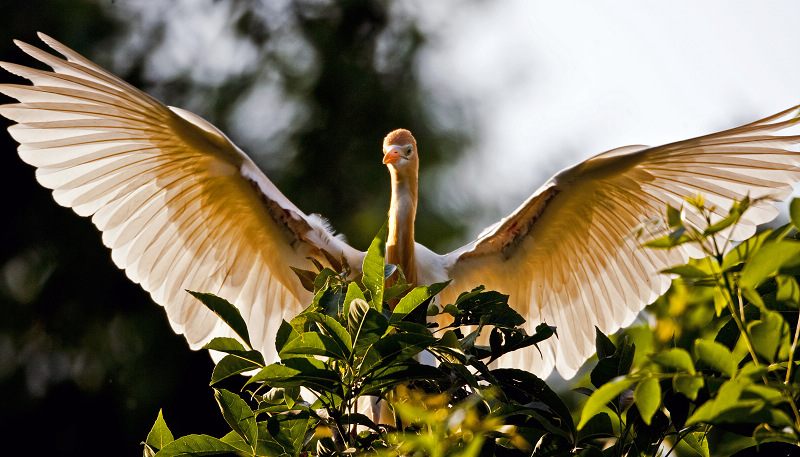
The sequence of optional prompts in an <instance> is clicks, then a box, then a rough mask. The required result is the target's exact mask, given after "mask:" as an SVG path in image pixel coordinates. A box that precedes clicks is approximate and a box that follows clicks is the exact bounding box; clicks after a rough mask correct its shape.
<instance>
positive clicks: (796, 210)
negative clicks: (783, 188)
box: [789, 198, 800, 228]
mask: <svg viewBox="0 0 800 457" xmlns="http://www.w3.org/2000/svg"><path fill="white" fill-rule="evenodd" d="M789 216H790V217H791V218H792V225H794V226H795V228H800V198H793V199H792V201H791V202H790V203H789Z"/></svg>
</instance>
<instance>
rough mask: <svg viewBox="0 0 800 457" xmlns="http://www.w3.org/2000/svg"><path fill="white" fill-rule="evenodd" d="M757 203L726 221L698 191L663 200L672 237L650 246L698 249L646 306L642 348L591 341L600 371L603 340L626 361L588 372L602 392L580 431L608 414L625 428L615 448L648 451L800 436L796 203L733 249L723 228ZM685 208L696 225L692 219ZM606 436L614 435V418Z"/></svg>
mask: <svg viewBox="0 0 800 457" xmlns="http://www.w3.org/2000/svg"><path fill="white" fill-rule="evenodd" d="M753 203H754V202H752V201H750V199H748V198H745V199H744V200H743V201H741V202H737V203H736V204H734V205H733V207H732V208H731V209H730V211H729V212H728V215H727V216H725V217H721V216H718V215H717V213H718V211H717V208H714V207H713V206H711V207H707V206H706V205H705V202H704V201H703V199H702V197H698V198H695V199H693V200H689V201H688V205H687V207H686V208H683V209H676V208H669V214H668V216H669V217H668V225H669V230H670V233H669V234H667V235H666V236H664V237H662V238H659V239H656V240H654V241H651V242H650V243H648V246H650V247H654V248H659V249H671V248H674V247H675V246H678V245H682V244H686V243H691V244H692V245H693V246H694V247H696V248H698V249H699V250H700V252H702V254H704V257H703V258H701V259H691V260H690V261H689V262H688V263H687V264H685V265H680V266H676V267H673V268H670V269H668V270H666V271H665V272H666V273H671V274H674V275H678V276H679V278H678V279H677V280H676V281H675V282H674V284H673V288H672V289H671V290H670V291H669V292H668V293H667V294H666V295H665V296H664V297H662V298H661V299H659V300H658V301H657V302H656V304H655V305H654V306H652V307H651V308H650V311H651V312H652V313H653V314H654V315H655V317H656V322H657V325H656V327H655V329H654V331H653V332H641V331H637V330H634V331H632V332H629V337H630V339H631V340H636V341H638V342H640V343H642V345H643V346H647V347H648V348H649V350H648V351H647V353H646V354H645V355H644V356H640V357H638V358H637V359H636V361H634V357H633V354H630V355H626V354H627V352H626V351H627V348H630V351H631V352H633V348H634V344H632V343H629V342H628V340H627V339H625V340H623V341H622V342H621V343H620V346H619V347H616V348H614V347H613V345H611V343H610V342H608V341H604V342H603V343H602V344H600V343H598V351H599V353H600V355H599V358H600V363H599V364H598V368H599V367H600V366H601V364H603V362H604V361H605V360H607V357H603V355H602V352H603V350H601V348H602V347H606V346H608V347H609V348H613V349H614V351H615V353H614V355H615V356H616V355H617V354H620V356H621V357H620V359H621V360H624V363H623V362H620V364H621V365H624V369H623V370H621V372H619V373H617V374H618V375H620V376H617V377H612V376H610V375H609V376H606V377H605V378H603V379H599V380H597V381H599V382H595V381H596V379H595V377H594V373H593V377H592V382H593V383H594V384H595V386H596V387H597V389H596V390H595V391H593V392H592V393H591V396H590V397H589V400H588V401H587V403H586V405H585V406H584V408H583V410H582V412H581V419H580V421H579V424H578V427H579V428H581V427H584V428H585V427H586V426H587V425H588V424H591V423H592V422H596V421H597V417H598V416H597V415H598V414H602V413H603V411H608V410H611V411H612V414H613V416H615V418H616V421H617V424H618V428H619V429H620V430H621V431H620V433H619V435H618V440H617V441H616V442H615V444H614V447H615V448H617V450H615V452H614V453H615V455H623V454H627V453H634V454H635V453H643V454H646V455H653V454H655V453H656V452H658V449H659V448H662V449H663V448H666V449H669V450H673V449H678V450H679V451H681V453H682V454H685V455H703V456H707V455H709V452H710V451H709V449H711V450H712V451H713V452H714V453H718V454H723V455H727V454H731V453H733V452H736V451H740V452H755V451H757V450H758V449H760V448H761V447H763V445H764V444H765V443H772V444H769V445H768V447H767V448H769V446H776V445H779V444H775V443H789V444H792V445H797V444H798V442H799V441H800V412H798V408H797V401H798V394H800V385H799V384H798V376H797V342H798V330H799V328H798V311H797V310H798V303H800V300H799V299H798V298H800V288H798V283H797V279H796V278H795V274H796V273H797V271H798V270H797V268H798V265H800V256H798V254H799V253H800V242H798V241H797V240H795V239H793V237H791V236H788V235H789V234H792V233H796V230H797V228H798V227H800V200H795V201H794V202H792V204H791V219H792V222H791V224H788V225H786V226H783V227H780V228H778V229H775V230H771V229H768V230H765V231H763V232H761V233H759V234H757V235H755V236H753V237H752V238H750V239H748V240H746V241H744V242H742V243H740V244H738V245H736V246H734V247H732V248H731V246H732V243H731V241H730V233H732V232H733V231H735V230H736V228H737V225H738V224H739V223H740V222H741V217H742V214H743V213H744V212H745V211H746V210H747V209H748V208H749V207H750V206H752V204H753ZM687 213H692V214H693V215H696V216H700V218H699V220H700V221H702V224H699V226H698V225H694V224H690V223H688V222H687V219H689V217H687V216H686V214H687ZM693 219H694V220H697V219H695V218H693ZM600 338H601V336H600V335H598V340H599V339H600ZM604 351H605V353H609V352H610V350H609V349H605V350H604ZM596 371H597V369H595V372H596ZM626 408H627V409H626ZM605 432H606V433H607V434H608V435H611V434H612V428H611V424H610V423H606V424H605ZM743 448H746V449H743ZM765 449H766V448H765ZM765 449H761V450H762V451H765V452H766V450H765Z"/></svg>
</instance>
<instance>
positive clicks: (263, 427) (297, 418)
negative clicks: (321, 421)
mask: <svg viewBox="0 0 800 457" xmlns="http://www.w3.org/2000/svg"><path fill="white" fill-rule="evenodd" d="M314 424H316V420H314V419H312V418H311V416H310V415H309V413H308V412H300V413H297V414H292V415H286V414H276V415H273V416H272V417H270V418H269V419H267V420H265V421H262V422H259V424H258V435H259V441H260V442H259V451H260V452H261V453H260V455H264V456H270V457H271V456H287V457H290V456H296V455H300V450H301V449H302V446H303V440H304V438H305V436H306V434H307V432H308V430H309V429H310V428H312V427H313V426H314ZM261 438H263V441H261ZM262 446H263V447H262Z"/></svg>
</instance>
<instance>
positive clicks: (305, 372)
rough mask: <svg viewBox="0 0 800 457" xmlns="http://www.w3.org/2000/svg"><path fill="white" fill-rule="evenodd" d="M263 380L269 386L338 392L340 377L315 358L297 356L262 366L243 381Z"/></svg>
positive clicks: (249, 382)
mask: <svg viewBox="0 0 800 457" xmlns="http://www.w3.org/2000/svg"><path fill="white" fill-rule="evenodd" d="M256 382H263V383H265V384H266V385H268V386H270V387H307V388H309V389H314V390H317V391H324V392H332V393H338V392H339V391H340V390H341V386H340V384H341V379H340V378H339V376H337V374H336V373H334V372H333V371H331V370H329V369H328V368H327V367H326V366H325V364H324V363H323V362H322V361H320V360H316V359H312V358H305V357H297V358H291V359H286V360H283V361H282V362H281V363H279V364H278V363H273V364H272V365H267V366H266V367H264V368H262V369H261V370H260V371H259V372H258V373H256V374H255V375H253V377H252V378H250V380H248V381H247V383H245V385H249V384H252V383H256Z"/></svg>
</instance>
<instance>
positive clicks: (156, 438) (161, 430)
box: [145, 409, 175, 450]
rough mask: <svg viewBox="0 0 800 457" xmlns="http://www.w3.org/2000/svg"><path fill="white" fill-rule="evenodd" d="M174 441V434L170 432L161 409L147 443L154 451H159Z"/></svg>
mask: <svg viewBox="0 0 800 457" xmlns="http://www.w3.org/2000/svg"><path fill="white" fill-rule="evenodd" d="M174 440H175V438H173V436H172V432H171V431H170V430H169V427H167V423H166V422H165V421H164V415H163V413H162V411H161V410H160V409H159V410H158V417H157V418H156V423H155V424H153V428H151V429H150V433H148V434H147V439H146V440H145V443H146V444H148V445H149V446H151V447H152V448H153V449H155V450H159V449H161V448H163V447H164V446H166V445H167V444H169V443H171V442H173V441H174Z"/></svg>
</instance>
